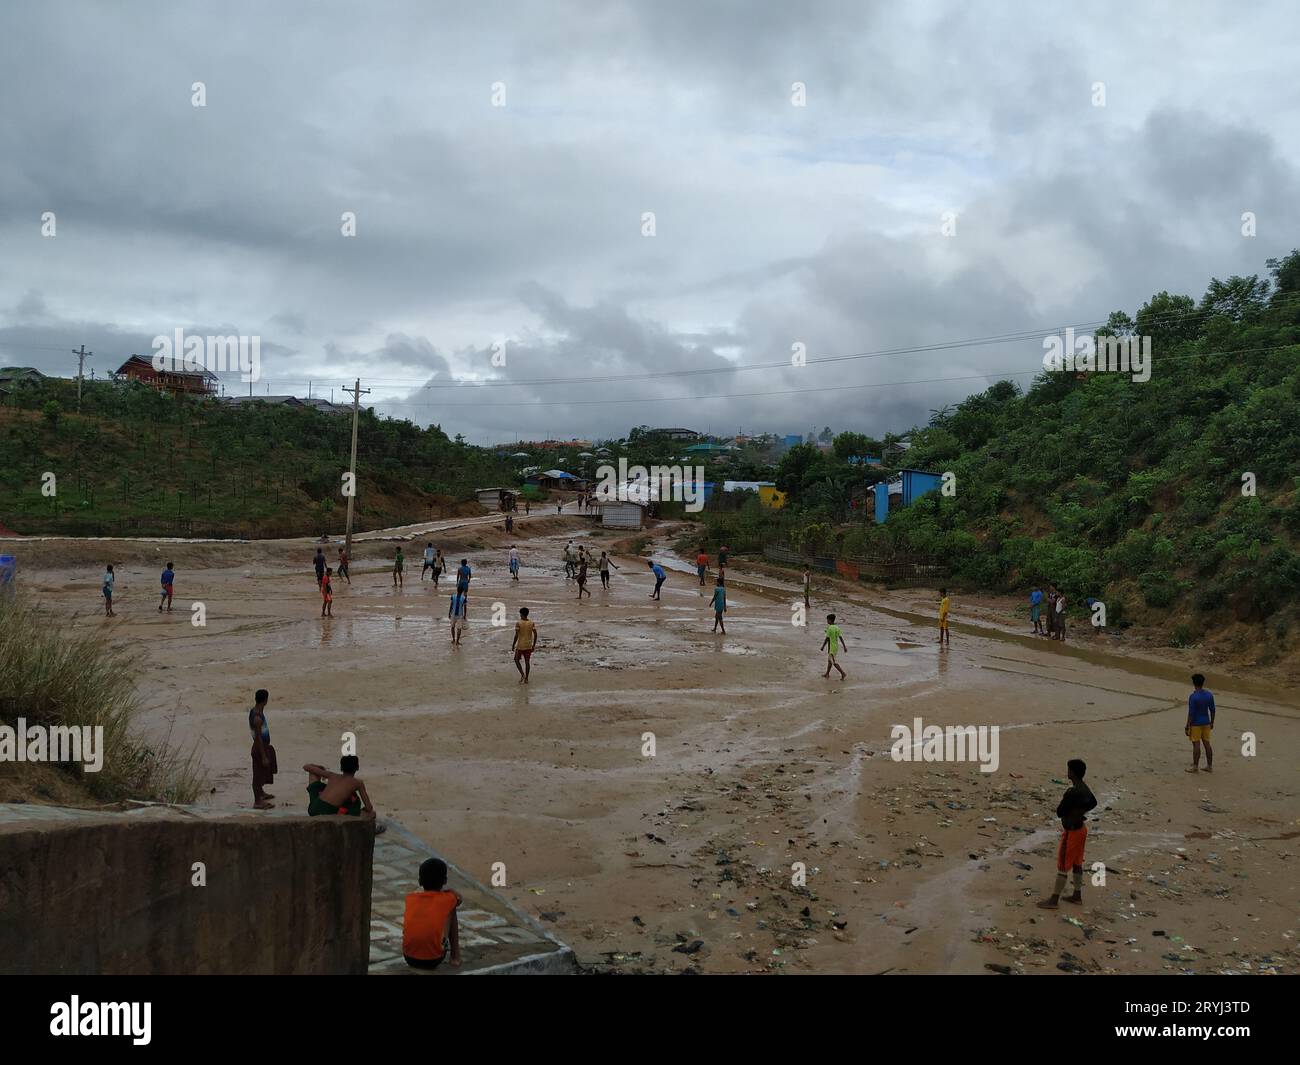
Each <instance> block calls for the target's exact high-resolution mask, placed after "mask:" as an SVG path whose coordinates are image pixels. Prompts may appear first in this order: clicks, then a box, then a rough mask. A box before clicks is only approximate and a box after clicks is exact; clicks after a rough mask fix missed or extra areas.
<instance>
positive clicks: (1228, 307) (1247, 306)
mask: <svg viewBox="0 0 1300 1065" xmlns="http://www.w3.org/2000/svg"><path fill="white" fill-rule="evenodd" d="M1268 289H1269V283H1268V282H1267V281H1265V280H1264V279H1263V278H1261V277H1260V276H1259V275H1258V274H1251V275H1250V277H1238V276H1236V275H1235V274H1234V275H1233V276H1232V277H1230V278H1228V280H1227V281H1220V280H1219V279H1218V278H1217V277H1213V278H1211V279H1210V287H1209V288H1207V289H1206V290H1205V295H1204V296H1203V297H1201V310H1203V311H1209V312H1210V313H1211V314H1224V315H1227V316H1228V317H1229V318H1231V319H1232V320H1233V321H1234V322H1240V321H1242V320H1243V319H1244V318H1247V317H1249V316H1251V315H1253V314H1254V313H1255V312H1257V311H1259V310H1260V309H1261V308H1262V307H1263V306H1264V303H1265V301H1266V300H1267V299H1268Z"/></svg>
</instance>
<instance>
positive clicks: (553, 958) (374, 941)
mask: <svg viewBox="0 0 1300 1065" xmlns="http://www.w3.org/2000/svg"><path fill="white" fill-rule="evenodd" d="M380 820H381V822H382V823H383V824H384V825H386V826H387V828H388V831H387V832H385V833H384V834H383V835H381V836H376V837H375V867H374V895H373V896H372V898H371V904H370V972H371V973H372V974H375V973H384V974H401V973H405V974H408V975H411V976H447V975H455V974H471V973H472V974H475V975H484V976H486V975H493V974H508V973H548V974H561V973H573V972H575V971H576V969H577V962H576V959H575V958H574V955H573V951H572V949H571V948H569V947H567V946H565V945H564V944H563V943H561V942H560V941H559V940H558V939H556V938H555V937H554V936H553V935H551V933H550V932H548V931H547V930H546V929H545V928H542V927H541V926H540V925H539V924H537V922H536V921H534V920H533V919H532V918H531V917H529V916H528V915H527V914H525V913H522V912H521V911H519V910H517V909H515V907H514V906H512V905H511V904H510V903H508V902H506V901H505V899H503V898H501V897H500V896H499V895H497V894H496V893H495V892H493V891H492V889H491V888H488V887H486V886H485V885H483V884H480V883H479V882H478V881H477V880H475V879H474V878H473V877H471V876H469V875H468V874H467V873H466V872H465V871H464V870H463V869H460V868H459V867H457V866H456V865H455V863H453V862H451V861H449V860H448V859H447V858H446V857H445V856H444V855H441V854H438V853H436V852H435V851H433V850H431V849H430V848H429V847H428V846H427V845H426V844H424V843H423V842H422V841H421V840H420V839H418V838H417V837H415V836H414V835H412V834H411V833H410V832H408V831H407V830H406V829H405V828H404V827H403V826H402V825H400V824H398V823H397V822H396V821H392V820H389V819H387V818H381V819H380ZM426 858H442V860H443V861H444V862H447V872H448V885H447V886H448V887H450V888H451V889H452V890H454V891H459V892H460V893H461V895H462V896H463V897H464V899H465V901H464V903H463V904H462V905H461V907H460V911H459V912H460V917H459V921H460V952H461V956H462V964H461V967H460V968H459V969H453V968H451V967H450V966H449V965H448V964H447V963H446V962H444V963H443V964H442V965H441V966H440V967H439V968H437V969H434V970H432V971H422V970H418V969H412V968H411V967H410V966H409V965H407V964H406V962H405V961H404V960H403V959H402V913H403V909H404V906H405V899H406V895H407V892H410V891H417V890H418V889H419V883H418V880H417V873H418V872H419V868H420V863H421V862H423V861H424V860H425V859H426Z"/></svg>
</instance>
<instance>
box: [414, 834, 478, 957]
mask: <svg viewBox="0 0 1300 1065" xmlns="http://www.w3.org/2000/svg"><path fill="white" fill-rule="evenodd" d="M446 887H447V863H446V862H444V861H443V860H442V859H441V858H427V859H425V860H424V861H423V862H422V863H421V864H420V890H419V891H412V892H411V893H410V894H409V895H407V896H406V912H405V914H404V916H403V917H402V957H404V958H405V959H406V964H407V965H409V966H410V967H411V968H412V969H436V968H437V967H438V966H439V965H441V964H442V962H443V959H444V958H446V957H447V951H448V949H450V951H451V963H452V965H460V925H459V924H458V922H457V920H456V907H457V906H459V905H460V904H461V903H462V902H464V901H465V900H464V899H462V898H461V897H460V895H459V894H458V893H457V892H455V891H447V890H446Z"/></svg>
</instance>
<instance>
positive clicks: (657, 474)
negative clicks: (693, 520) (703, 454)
mask: <svg viewBox="0 0 1300 1065" xmlns="http://www.w3.org/2000/svg"><path fill="white" fill-rule="evenodd" d="M596 480H597V481H598V484H597V485H596V489H595V491H594V492H593V495H594V496H595V497H596V500H597V502H600V503H613V502H616V501H617V502H619V503H642V504H645V503H659V502H668V501H669V500H671V501H672V502H675V503H685V504H686V510H688V511H690V512H691V513H696V512H697V511H701V510H703V509H704V467H703V466H650V467H649V468H647V467H645V466H629V465H628V464H627V459H623V458H621V459H619V460H618V465H617V466H613V465H610V464H609V463H606V464H604V465H602V466H598V467H596Z"/></svg>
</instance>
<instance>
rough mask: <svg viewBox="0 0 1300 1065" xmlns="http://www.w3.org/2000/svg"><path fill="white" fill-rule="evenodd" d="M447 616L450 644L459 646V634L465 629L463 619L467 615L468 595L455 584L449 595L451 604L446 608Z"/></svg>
mask: <svg viewBox="0 0 1300 1065" xmlns="http://www.w3.org/2000/svg"><path fill="white" fill-rule="evenodd" d="M447 617H449V618H450V619H451V643H452V646H453V647H459V646H460V636H461V633H462V632H464V631H465V621H466V619H467V618H468V617H469V596H468V595H466V594H465V593H464V592H462V591H461V590H460V587H459V586H457V588H456V592H455V594H454V595H452V597H451V605H450V606H449V607H448V608H447Z"/></svg>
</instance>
